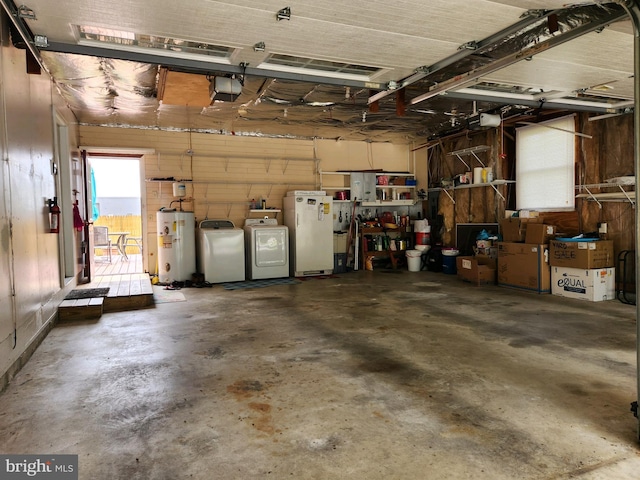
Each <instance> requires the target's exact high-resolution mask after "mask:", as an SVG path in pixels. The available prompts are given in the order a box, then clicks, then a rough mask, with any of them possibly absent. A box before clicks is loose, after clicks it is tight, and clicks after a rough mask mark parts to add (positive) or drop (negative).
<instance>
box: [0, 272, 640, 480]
mask: <svg viewBox="0 0 640 480" xmlns="http://www.w3.org/2000/svg"><path fill="white" fill-rule="evenodd" d="M182 292H183V293H184V295H185V297H186V299H187V301H186V302H181V303H179V304H176V303H165V304H159V305H157V306H156V307H155V308H152V309H147V310H140V311H135V312H117V313H109V314H105V315H103V317H102V318H101V319H100V320H99V321H98V322H82V321H79V322H74V323H71V324H65V325H64V326H62V325H61V326H58V327H56V328H54V329H53V330H52V332H51V333H50V334H49V336H48V337H47V338H46V339H45V341H44V342H43V344H42V345H41V346H40V347H39V348H38V350H37V351H36V352H35V354H34V356H33V357H32V358H31V359H30V361H29V362H28V363H27V365H26V366H25V367H24V368H23V369H22V371H21V372H19V373H18V375H17V376H16V377H15V378H14V380H13V381H12V383H11V384H10V385H9V387H8V388H7V390H6V391H5V392H3V393H2V395H0V450H1V451H3V452H5V453H25V454H26V453H42V452H58V453H75V454H78V455H79V458H80V478H82V479H85V478H86V479H112V478H123V479H124V478H126V479H138V478H139V479H177V478H196V479H207V480H208V479H211V478H220V479H247V478H261V477H265V478H296V479H334V478H353V479H367V480H368V479H385V480H387V479H408V478H411V479H414V478H415V479H418V478H420V479H422V478H429V479H430V480H431V479H436V480H437V479H458V478H460V479H466V478H469V479H471V478H473V479H492V480H494V479H496V480H501V479H513V478H518V479H565V478H567V479H568V478H579V479H583V480H585V479H595V478H616V479H631V478H634V479H635V478H637V472H638V471H640V456H638V444H637V442H636V427H637V421H636V420H635V419H634V418H633V416H632V415H631V414H630V413H629V403H630V402H631V401H632V400H635V399H636V398H635V395H636V392H635V368H634V363H635V320H634V318H635V309H634V308H633V307H629V306H626V305H623V304H621V303H619V302H615V301H612V302H606V304H601V305H595V304H589V303H587V302H580V301H575V300H567V299H561V298H558V297H552V296H550V295H546V296H545V295H534V294H527V293H522V292H516V291H512V290H506V289H501V288H499V287H481V288H478V287H474V286H471V285H469V284H466V283H463V282H460V281H458V280H457V279H456V278H455V276H451V275H444V274H438V273H433V272H406V271H405V272H401V273H399V274H396V275H382V274H380V272H354V273H349V274H343V275H340V276H336V277H334V278H326V279H322V280H317V281H315V280H314V281H307V282H301V283H299V284H297V285H280V286H274V287H269V288H266V289H260V290H235V291H226V290H224V289H222V288H219V287H218V286H214V287H213V288H211V289H183V290H182ZM43 426H44V428H43Z"/></svg>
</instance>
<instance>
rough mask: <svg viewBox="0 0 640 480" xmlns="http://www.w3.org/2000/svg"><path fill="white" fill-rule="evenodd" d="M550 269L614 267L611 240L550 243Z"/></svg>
mask: <svg viewBox="0 0 640 480" xmlns="http://www.w3.org/2000/svg"><path fill="white" fill-rule="evenodd" d="M550 247H551V248H550V253H551V257H550V259H549V262H550V264H551V266H552V267H565V268H580V269H582V270H590V269H592V268H609V267H614V266H615V261H616V259H615V257H614V255H613V240H598V241H594V242H561V241H558V240H553V241H551V242H550Z"/></svg>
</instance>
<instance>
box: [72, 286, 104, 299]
mask: <svg viewBox="0 0 640 480" xmlns="http://www.w3.org/2000/svg"><path fill="white" fill-rule="evenodd" d="M108 293H109V287H106V288H80V289H78V290H71V292H70V293H69V295H67V296H66V297H64V299H65V300H77V299H79V298H97V297H106V296H107V294H108Z"/></svg>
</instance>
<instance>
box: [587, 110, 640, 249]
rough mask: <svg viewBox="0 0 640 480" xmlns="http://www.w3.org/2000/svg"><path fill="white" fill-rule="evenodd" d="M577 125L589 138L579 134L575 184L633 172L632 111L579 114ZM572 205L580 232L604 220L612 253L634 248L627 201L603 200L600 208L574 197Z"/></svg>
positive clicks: (632, 217) (632, 216)
mask: <svg viewBox="0 0 640 480" xmlns="http://www.w3.org/2000/svg"><path fill="white" fill-rule="evenodd" d="M578 128H579V131H580V132H582V133H585V134H588V135H592V136H593V139H588V138H580V141H579V155H578V165H577V166H576V167H577V168H576V174H577V178H576V185H585V184H598V183H603V182H606V180H607V179H610V178H614V177H620V176H628V175H634V172H635V168H634V158H633V115H622V116H618V117H612V118H607V119H603V120H597V121H592V122H589V121H588V118H587V116H586V115H582V116H581V117H580V119H579V127H578ZM592 190H593V191H594V192H598V191H605V190H603V189H592ZM606 191H612V190H610V189H608V190H606ZM631 197H632V198H633V194H632V195H631ZM576 209H577V211H578V212H579V213H580V220H581V227H582V231H583V232H592V231H597V229H598V223H605V222H606V223H607V230H608V232H607V238H608V239H610V240H613V242H614V248H615V251H616V253H618V252H620V251H621V250H634V249H635V245H636V239H635V236H634V225H635V211H634V209H633V205H632V204H631V203H629V202H627V201H617V202H603V203H602V208H600V207H599V206H598V204H597V203H596V202H593V201H589V200H586V199H577V200H576Z"/></svg>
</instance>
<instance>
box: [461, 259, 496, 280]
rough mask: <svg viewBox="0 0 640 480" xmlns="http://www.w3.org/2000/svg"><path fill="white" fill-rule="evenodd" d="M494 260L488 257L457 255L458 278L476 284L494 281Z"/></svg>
mask: <svg viewBox="0 0 640 480" xmlns="http://www.w3.org/2000/svg"><path fill="white" fill-rule="evenodd" d="M496 266H497V264H496V260H495V259H493V258H490V257H484V256H477V257H457V258H456V267H457V270H458V278H459V279H461V280H464V281H465V282H471V283H474V284H476V285H494V284H495V283H496Z"/></svg>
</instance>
